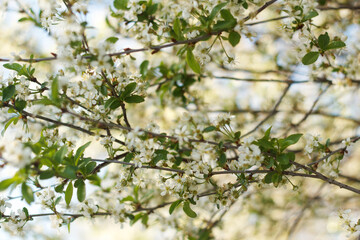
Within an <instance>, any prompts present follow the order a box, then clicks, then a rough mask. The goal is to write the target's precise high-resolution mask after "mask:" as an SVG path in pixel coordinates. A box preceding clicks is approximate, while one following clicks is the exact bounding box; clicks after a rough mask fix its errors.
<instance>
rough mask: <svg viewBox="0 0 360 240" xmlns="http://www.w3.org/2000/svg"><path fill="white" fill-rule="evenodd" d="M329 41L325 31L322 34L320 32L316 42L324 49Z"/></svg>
mask: <svg viewBox="0 0 360 240" xmlns="http://www.w3.org/2000/svg"><path fill="white" fill-rule="evenodd" d="M329 42H330V37H329V34H328V33H327V32H326V33H324V34H321V35H320V36H319V38H318V44H319V47H320V48H321V49H322V50H325V49H326V47H327V46H328V45H329Z"/></svg>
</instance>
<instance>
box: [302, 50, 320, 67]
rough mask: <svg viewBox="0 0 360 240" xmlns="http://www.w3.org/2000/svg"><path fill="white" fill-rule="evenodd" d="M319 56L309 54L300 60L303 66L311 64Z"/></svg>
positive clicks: (317, 53)
mask: <svg viewBox="0 0 360 240" xmlns="http://www.w3.org/2000/svg"><path fill="white" fill-rule="evenodd" d="M319 55H320V53H319V52H309V53H307V54H306V55H305V56H304V57H303V58H302V60H301V62H302V63H303V64H304V65H309V64H312V63H314V62H316V60H317V59H318V58H319Z"/></svg>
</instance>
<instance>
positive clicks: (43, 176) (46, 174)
mask: <svg viewBox="0 0 360 240" xmlns="http://www.w3.org/2000/svg"><path fill="white" fill-rule="evenodd" d="M54 175H55V173H54V171H53V170H46V171H42V172H40V175H39V176H40V179H49V178H52V177H53V176H54Z"/></svg>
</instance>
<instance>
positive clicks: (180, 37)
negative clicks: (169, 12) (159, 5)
mask: <svg viewBox="0 0 360 240" xmlns="http://www.w3.org/2000/svg"><path fill="white" fill-rule="evenodd" d="M173 29H174V32H175V34H176V40H184V36H183V34H182V31H181V22H180V19H179V18H176V19H175V20H174V23H173Z"/></svg>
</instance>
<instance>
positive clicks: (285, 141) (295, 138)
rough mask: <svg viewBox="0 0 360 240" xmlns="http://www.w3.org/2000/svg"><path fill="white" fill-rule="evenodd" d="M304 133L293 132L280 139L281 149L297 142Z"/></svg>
mask: <svg viewBox="0 0 360 240" xmlns="http://www.w3.org/2000/svg"><path fill="white" fill-rule="evenodd" d="M301 136H302V134H301V133H298V134H292V135H290V136H288V137H287V138H285V139H279V145H280V151H281V152H282V151H284V150H285V149H286V148H287V147H288V146H290V145H294V144H296V143H297V142H298V141H299V139H300V138H301Z"/></svg>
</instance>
